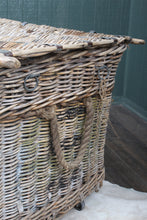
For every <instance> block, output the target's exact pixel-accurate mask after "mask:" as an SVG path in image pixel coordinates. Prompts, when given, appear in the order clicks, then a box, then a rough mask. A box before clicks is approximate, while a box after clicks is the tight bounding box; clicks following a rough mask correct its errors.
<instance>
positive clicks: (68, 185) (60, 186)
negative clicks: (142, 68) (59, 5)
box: [0, 19, 144, 220]
mask: <svg viewBox="0 0 147 220" xmlns="http://www.w3.org/2000/svg"><path fill="white" fill-rule="evenodd" d="M128 43H135V44H140V43H144V41H143V40H138V39H132V38H130V37H124V36H113V35H104V34H96V33H84V32H80V31H75V30H67V29H62V28H60V29H58V28H54V27H47V26H37V25H33V24H27V23H21V22H16V21H10V20H7V19H0V174H1V175H0V201H1V202H0V219H2V220H20V219H24V220H39V219H40V220H45V219H55V218H57V217H58V216H61V215H62V214H64V213H66V212H67V211H68V210H70V209H71V208H73V207H74V206H75V205H76V204H77V203H79V202H81V201H82V200H84V198H85V197H86V196H87V195H88V194H89V193H91V191H93V190H95V191H98V188H99V187H100V186H101V185H102V181H103V179H104V144H105V136H106V127H107V121H108V117H109V108H110V104H111V93H112V89H113V87H114V82H115V74H116V70H117V66H118V64H119V62H120V59H121V56H122V54H123V52H124V51H125V50H126V49H127V46H128Z"/></svg>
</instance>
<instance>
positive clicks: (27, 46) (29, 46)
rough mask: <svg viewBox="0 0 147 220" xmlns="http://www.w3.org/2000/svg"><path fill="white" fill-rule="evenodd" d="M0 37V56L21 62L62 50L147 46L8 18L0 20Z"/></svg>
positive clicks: (133, 40)
mask: <svg viewBox="0 0 147 220" xmlns="http://www.w3.org/2000/svg"><path fill="white" fill-rule="evenodd" d="M38 32H39V33H40V34H39V33H38ZM0 33H1V35H0V53H3V51H5V52H7V54H11V56H13V57H17V58H25V57H35V56H41V55H45V54H48V53H50V52H56V51H61V50H76V49H84V48H85V49H87V48H88V47H94V48H95V47H111V46H114V45H118V44H129V43H131V44H144V43H145V41H144V40H142V39H137V38H131V37H130V36H122V35H107V34H102V33H101V34H99V33H95V32H94V31H92V32H84V31H77V30H73V29H66V28H55V27H52V26H47V25H36V24H31V23H27V22H23V23H22V22H20V21H14V20H10V19H6V18H0ZM41 38H44V39H41ZM71 41H72V43H71Z"/></svg>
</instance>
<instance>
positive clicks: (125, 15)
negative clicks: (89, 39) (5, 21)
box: [0, 0, 147, 114]
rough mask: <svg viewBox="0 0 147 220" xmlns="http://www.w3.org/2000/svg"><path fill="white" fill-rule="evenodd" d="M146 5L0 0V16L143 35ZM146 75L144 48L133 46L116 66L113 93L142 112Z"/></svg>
mask: <svg viewBox="0 0 147 220" xmlns="http://www.w3.org/2000/svg"><path fill="white" fill-rule="evenodd" d="M145 5H146V6H147V1H146V0H0V17H6V18H10V19H14V20H20V21H27V22H32V23H37V24H49V25H52V26H56V27H66V28H73V29H79V30H84V31H90V30H95V31H96V32H100V33H101V32H103V33H108V34H111V33H112V34H122V35H128V34H129V35H132V36H136V37H141V38H145V34H146V32H145V29H146V28H145V25H143V24H145V23H144V20H145V17H143V15H142V14H144V16H146V14H147V13H145ZM136 13H137V17H136ZM146 20H147V19H146ZM136 22H137V25H138V26H136ZM140 23H141V25H140ZM135 53H136V54H137V55H135ZM126 58H127V59H126ZM134 60H135V64H136V65H134ZM138 60H139V65H137V63H138ZM145 76H146V74H145V47H144V48H143V47H142V46H136V47H135V46H133V47H131V50H129V52H127V53H126V54H124V56H123V59H122V61H121V63H120V65H119V68H118V71H117V76H116V84H115V89H114V91H113V95H114V96H115V97H116V96H117V97H125V99H127V101H128V100H131V102H133V103H135V104H136V106H139V108H140V109H141V110H143V111H142V113H143V114H144V111H145V109H146V99H145V96H144V98H143V94H144V93H145V90H146V88H145V83H144V80H145V79H144V78H145ZM140 78H141V79H140ZM137 87H138V90H139V89H140V90H139V92H136V91H137ZM138 93H139V94H140V95H139V94H138ZM134 108H135V107H134ZM139 111H140V110H139Z"/></svg>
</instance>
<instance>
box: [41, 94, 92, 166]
mask: <svg viewBox="0 0 147 220" xmlns="http://www.w3.org/2000/svg"><path fill="white" fill-rule="evenodd" d="M84 104H85V106H86V116H85V123H84V126H83V134H82V138H81V145H80V147H79V152H78V155H77V157H76V158H75V160H74V161H72V162H71V163H69V162H67V161H66V160H65V158H64V153H63V150H62V148H61V144H60V139H59V131H58V122H57V116H56V114H55V106H52V107H50V108H48V113H45V112H44V113H43V112H40V111H38V115H41V116H42V117H44V118H46V119H47V120H50V127H51V135H52V142H53V148H54V151H55V153H56V156H57V159H58V161H59V163H60V165H61V166H62V167H63V168H64V169H68V170H69V169H74V168H76V167H78V166H79V164H80V163H81V161H82V159H83V157H84V154H85V150H86V146H87V145H88V143H89V139H90V134H91V129H92V124H93V115H94V111H93V104H92V98H91V97H88V98H85V100H84ZM42 113H43V114H42ZM47 115H48V116H47Z"/></svg>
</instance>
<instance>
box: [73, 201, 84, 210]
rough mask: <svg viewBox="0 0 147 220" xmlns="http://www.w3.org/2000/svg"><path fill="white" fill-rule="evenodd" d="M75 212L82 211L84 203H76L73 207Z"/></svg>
mask: <svg viewBox="0 0 147 220" xmlns="http://www.w3.org/2000/svg"><path fill="white" fill-rule="evenodd" d="M74 208H75V209H76V210H78V211H82V210H83V209H84V208H85V202H84V201H81V202H80V203H78V204H77V205H75V207H74Z"/></svg>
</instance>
